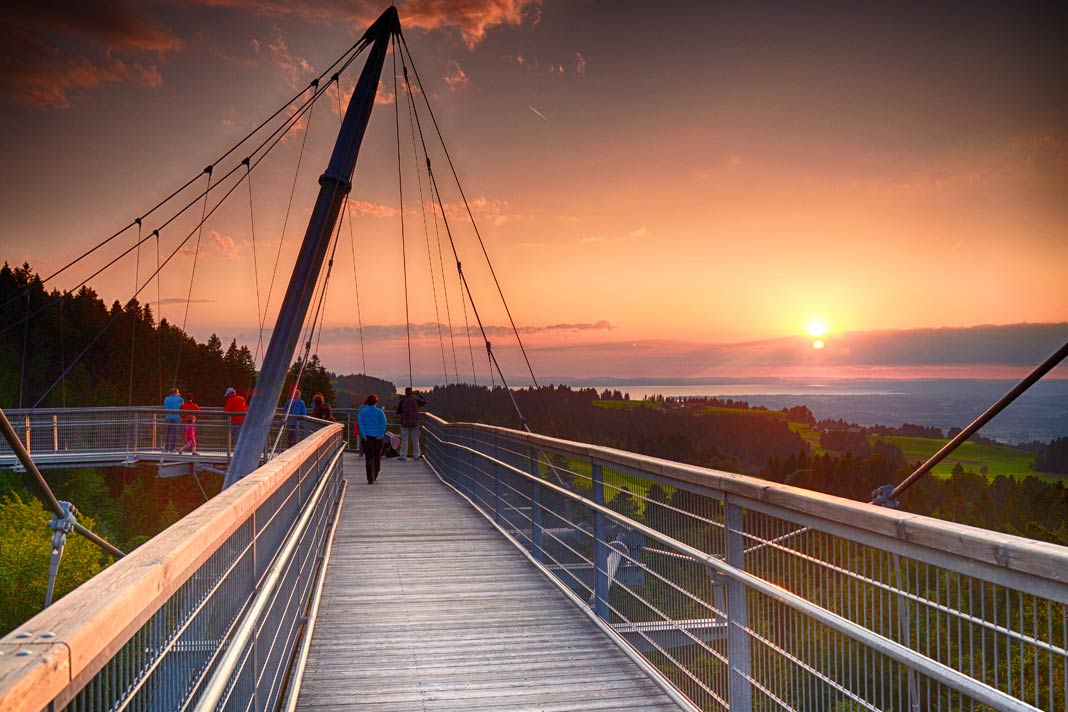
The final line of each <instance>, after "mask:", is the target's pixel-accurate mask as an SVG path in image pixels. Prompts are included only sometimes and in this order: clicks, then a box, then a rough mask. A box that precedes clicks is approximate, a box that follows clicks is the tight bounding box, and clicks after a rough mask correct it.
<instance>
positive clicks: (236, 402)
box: [223, 393, 248, 425]
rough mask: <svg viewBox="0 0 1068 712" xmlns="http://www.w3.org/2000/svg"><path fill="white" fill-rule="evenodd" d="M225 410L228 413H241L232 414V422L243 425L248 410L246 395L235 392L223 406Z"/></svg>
mask: <svg viewBox="0 0 1068 712" xmlns="http://www.w3.org/2000/svg"><path fill="white" fill-rule="evenodd" d="M223 410H224V411H226V412H227V413H240V415H231V416H230V422H231V423H232V424H234V425H241V423H244V422H245V411H247V410H248V404H247V403H245V399H244V397H242V396H241V395H239V394H237V393H235V394H233V395H232V396H230V397H229V398H227V399H226V405H225V406H223Z"/></svg>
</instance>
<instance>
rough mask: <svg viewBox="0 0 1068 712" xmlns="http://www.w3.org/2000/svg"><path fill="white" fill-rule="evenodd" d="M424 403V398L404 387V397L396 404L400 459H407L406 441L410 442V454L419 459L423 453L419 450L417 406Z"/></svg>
mask: <svg viewBox="0 0 1068 712" xmlns="http://www.w3.org/2000/svg"><path fill="white" fill-rule="evenodd" d="M424 405H426V398H423V396H422V395H421V394H419V393H416V392H415V391H413V390H412V389H411V388H410V387H409V388H405V389H404V397H403V398H401V401H400V403H398V404H397V415H399V416H400V417H401V419H400V421H401V431H400V437H401V451H400V459H402V460H407V459H408V442H409V441H411V443H412V455H413V456H414V457H415V458H416V459H419V458H420V457H422V456H423V453H422V452H421V451H420V450H419V408H420V407H421V406H424Z"/></svg>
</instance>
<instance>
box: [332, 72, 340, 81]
mask: <svg viewBox="0 0 1068 712" xmlns="http://www.w3.org/2000/svg"><path fill="white" fill-rule="evenodd" d="M340 78H341V74H340V73H339V72H334V75H333V76H332V77H330V81H332V82H336V81H338V80H339V79H340Z"/></svg>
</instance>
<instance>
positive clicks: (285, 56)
mask: <svg viewBox="0 0 1068 712" xmlns="http://www.w3.org/2000/svg"><path fill="white" fill-rule="evenodd" d="M267 50H268V52H270V56H271V61H272V62H274V64H275V66H276V67H278V68H279V69H281V70H282V72H283V73H285V75H286V77H287V78H288V79H289V85H290V86H291V87H292V88H294V89H296V88H298V87H300V86H304V85H306V84H307V82H304V81H302V79H301V78H302V76H309V75H313V74H315V69H314V68H313V67H312V65H311V64H310V63H309V62H308V60H306V59H304V58H303V57H294V56H293V54H292V53H290V51H289V45H288V44H287V43H286V40H285V38H284V37H282V35H277V36H276V37H275V38H274V41H272V42H268V43H267Z"/></svg>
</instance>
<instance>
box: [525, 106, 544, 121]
mask: <svg viewBox="0 0 1068 712" xmlns="http://www.w3.org/2000/svg"><path fill="white" fill-rule="evenodd" d="M527 108H528V109H530V110H531V111H533V112H534V113H535V114H537V115H538V116H540V117H541V118H543V119H545V120H546V121H548V120H549V117H548V116H546V115H545V114H543V113H541V112H540V111H538V110H537V109H535V108H534V107H533V106H528V107H527Z"/></svg>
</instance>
